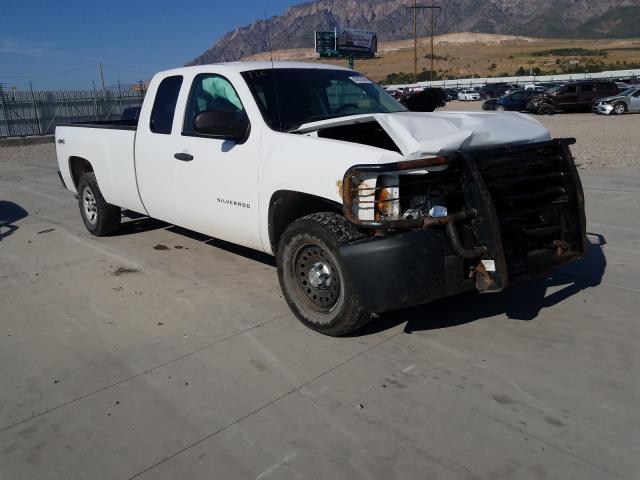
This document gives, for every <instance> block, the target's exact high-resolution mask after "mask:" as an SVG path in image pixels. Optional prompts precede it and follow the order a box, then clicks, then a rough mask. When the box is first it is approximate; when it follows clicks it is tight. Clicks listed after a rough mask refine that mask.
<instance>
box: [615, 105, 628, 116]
mask: <svg viewBox="0 0 640 480" xmlns="http://www.w3.org/2000/svg"><path fill="white" fill-rule="evenodd" d="M626 111H627V106H626V105H625V104H624V103H623V102H617V103H615V104H614V105H613V110H612V112H613V114H614V115H622V114H623V113H624V112H626Z"/></svg>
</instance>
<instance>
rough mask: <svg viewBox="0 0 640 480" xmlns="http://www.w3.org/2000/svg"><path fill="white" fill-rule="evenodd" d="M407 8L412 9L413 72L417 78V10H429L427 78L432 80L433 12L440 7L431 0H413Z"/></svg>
mask: <svg viewBox="0 0 640 480" xmlns="http://www.w3.org/2000/svg"><path fill="white" fill-rule="evenodd" d="M406 8H407V10H413V74H414V76H415V77H416V78H417V76H418V19H417V16H418V15H417V14H418V10H430V11H431V74H430V78H429V80H433V31H434V18H433V12H434V10H436V9H440V6H439V5H435V4H434V3H433V0H432V1H431V5H418V3H417V1H416V0H413V6H412V7H406ZM414 80H415V79H414Z"/></svg>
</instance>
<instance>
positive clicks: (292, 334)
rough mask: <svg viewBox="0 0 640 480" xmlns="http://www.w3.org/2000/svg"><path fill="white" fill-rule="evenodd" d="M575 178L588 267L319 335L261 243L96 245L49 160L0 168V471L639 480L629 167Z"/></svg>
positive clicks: (166, 230)
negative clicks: (258, 247) (291, 300)
mask: <svg viewBox="0 0 640 480" xmlns="http://www.w3.org/2000/svg"><path fill="white" fill-rule="evenodd" d="M581 175H582V179H583V182H584V185H585V192H586V197H587V212H588V221H589V228H588V230H589V232H590V234H589V239H590V242H591V243H592V246H591V249H590V254H589V256H588V257H587V258H585V259H584V260H583V261H581V262H579V263H575V264H572V265H570V266H568V267H566V268H564V269H563V270H562V271H561V272H559V273H558V274H556V275H553V276H551V277H549V278H547V279H544V280H540V281H537V282H535V283H529V284H522V285H519V286H517V287H514V288H513V289H511V290H509V291H508V292H505V293H503V294H499V295H476V296H474V295H469V296H462V297H457V298H451V299H445V300H441V301H438V302H435V303H433V304H431V305H427V306H423V307H419V308H413V309H408V310H403V311H399V312H394V313H390V314H386V315H384V316H382V318H380V319H379V320H377V321H376V322H374V323H373V324H371V325H370V326H369V327H368V328H367V329H366V330H365V331H364V332H360V334H359V335H357V336H353V337H350V338H341V339H335V338H328V337H323V336H321V335H319V334H316V333H314V332H312V331H310V330H307V329H306V328H304V327H303V326H302V325H300V324H299V323H298V322H297V321H296V320H295V319H294V317H293V316H292V315H291V313H290V312H289V310H288V308H287V306H286V304H285V302H284V300H283V299H282V296H281V294H280V290H279V286H278V282H277V278H276V273H275V268H274V267H273V261H272V259H271V258H270V257H268V256H265V255H262V254H258V253H256V252H253V251H249V250H245V249H242V248H239V247H235V246H233V245H229V244H226V243H223V242H219V241H216V240H213V239H209V238H207V237H202V236H200V235H198V234H194V233H193V232H188V231H185V230H182V229H179V228H175V227H171V226H168V225H166V224H163V223H162V222H157V221H154V220H150V219H146V218H133V219H131V220H129V223H128V224H127V225H126V227H125V228H124V231H123V233H122V234H121V235H119V236H116V237H111V238H94V237H92V236H90V235H89V234H88V233H87V232H86V231H85V229H84V226H83V224H82V221H81V220H80V216H79V213H78V209H77V205H76V203H75V200H74V199H73V197H72V196H71V195H70V194H68V193H67V192H66V191H64V190H63V189H62V187H61V186H60V184H59V182H58V179H57V177H56V174H55V165H54V164H52V163H51V162H50V161H45V160H41V159H36V158H34V159H30V160H28V161H22V162H11V161H8V162H0V225H2V227H0V478H2V479H5V478H6V479H11V480H14V479H34V478H48V479H74V478H79V479H89V478H90V479H99V478H105V479H116V478H123V479H126V478H148V479H151V478H153V479H156V478H160V479H165V478H166V479H175V478H189V479H191V478H203V479H204V478H206V479H211V478H224V479H228V478H242V479H244V478H256V479H267V478H277V479H285V478H298V479H300V478H312V479H315V478H318V479H331V478H335V479H342V478H362V479H365V478H366V479H368V478H381V479H389V478H402V479H418V478H424V479H437V478H442V479H491V480H496V479H502V478H505V479H506V478H534V479H536V478H540V479H544V478H549V479H551V478H554V479H555V478H562V479H568V478H579V479H581V480H585V479H598V480H600V479H604V478H627V479H633V478H637V472H638V471H639V470H640V407H639V405H640V382H639V380H640V378H639V376H640V375H639V373H638V372H639V369H638V367H639V366H640V362H639V360H640V354H639V349H638V344H639V343H640V327H639V321H638V317H639V315H638V307H639V306H640V224H638V218H639V215H638V213H639V211H640V209H639V206H640V199H639V196H638V192H640V173H639V172H638V171H637V169H627V170H617V169H616V170H614V169H608V170H607V169H603V170H581Z"/></svg>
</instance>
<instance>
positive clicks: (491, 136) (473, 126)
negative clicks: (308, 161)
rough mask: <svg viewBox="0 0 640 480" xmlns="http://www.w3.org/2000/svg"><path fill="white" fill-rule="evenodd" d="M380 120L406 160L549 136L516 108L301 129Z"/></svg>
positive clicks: (353, 119)
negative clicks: (513, 110) (503, 110)
mask: <svg viewBox="0 0 640 480" xmlns="http://www.w3.org/2000/svg"><path fill="white" fill-rule="evenodd" d="M372 120H375V121H377V122H378V123H379V124H380V126H382V128H383V129H384V130H385V131H386V132H387V134H388V135H389V136H390V137H391V139H392V140H393V141H394V142H395V144H396V145H397V146H398V148H399V149H400V152H401V153H402V155H403V156H404V157H405V158H406V159H407V160H413V159H417V158H423V157H425V156H427V155H440V154H443V153H447V152H453V151H458V150H466V149H470V148H475V147H486V146H497V145H517V144H526V143H534V142H542V141H546V140H550V139H551V136H550V134H549V131H548V130H547V129H546V128H544V127H543V126H542V124H541V123H540V122H538V121H537V120H536V119H534V118H532V117H530V116H528V115H524V114H522V113H517V112H501V113H492V112H429V113H422V112H397V113H375V114H371V115H357V116H350V117H342V118H335V119H329V120H323V121H320V122H313V123H308V124H305V125H302V126H301V127H300V128H299V129H298V130H297V131H298V132H300V133H305V132H313V131H318V130H323V129H326V128H331V127H337V126H340V125H349V124H353V123H364V122H370V121H372Z"/></svg>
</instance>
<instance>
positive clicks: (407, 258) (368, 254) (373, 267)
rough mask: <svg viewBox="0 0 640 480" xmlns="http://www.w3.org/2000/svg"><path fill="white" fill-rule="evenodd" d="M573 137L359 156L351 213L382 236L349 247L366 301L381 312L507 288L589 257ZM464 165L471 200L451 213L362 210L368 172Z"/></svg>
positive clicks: (348, 195) (347, 208)
mask: <svg viewBox="0 0 640 480" xmlns="http://www.w3.org/2000/svg"><path fill="white" fill-rule="evenodd" d="M571 143H573V140H572V139H561V140H553V141H551V142H543V143H539V144H533V145H524V146H509V147H502V148H490V149H476V150H473V151H466V152H461V153H458V154H456V155H452V156H448V157H439V158H438V159H427V160H418V161H408V162H400V163H397V164H392V165H359V166H356V167H353V168H352V169H350V170H349V172H347V175H345V178H344V181H343V185H344V190H343V199H344V213H345V216H346V218H347V219H348V220H350V221H352V223H354V225H356V226H358V227H359V228H363V229H373V230H374V231H376V233H377V234H378V236H374V237H371V238H369V239H367V240H365V241H360V242H356V243H354V244H349V245H344V246H343V247H342V248H341V249H340V253H341V255H342V256H343V259H344V261H345V263H346V264H347V266H348V268H349V271H350V272H351V276H352V279H353V284H354V288H356V290H357V291H358V294H359V295H360V298H361V299H362V301H363V304H364V306H365V308H367V309H368V310H370V311H374V312H380V311H385V310H391V309H395V308H399V307H404V306H410V305H416V304H420V303H426V302H429V301H431V300H434V299H436V298H440V297H444V296H448V295H453V294H456V293H460V292H464V291H469V290H474V289H475V290H478V291H482V292H498V291H501V290H503V289H504V288H505V287H506V286H507V285H508V284H509V283H512V282H514V281H517V280H519V279H523V278H531V277H535V276H538V275H541V274H544V273H546V272H548V271H549V270H550V269H553V268H555V267H557V266H558V265H561V264H563V263H566V262H568V261H571V260H574V259H576V258H580V257H581V256H582V255H583V254H584V252H585V246H586V221H585V214H584V196H583V192H582V187H581V184H580V179H579V177H578V173H577V170H576V167H575V164H574V162H573V158H572V156H571V153H570V151H569V148H568V146H569V145H570V144H571ZM428 164H434V165H439V166H441V165H456V168H457V169H458V171H459V173H460V175H461V176H462V179H463V181H462V185H463V190H464V194H465V198H466V207H465V208H464V209H462V210H460V211H458V212H454V213H451V214H450V215H447V217H442V218H430V217H427V218H421V219H412V220H405V219H399V220H388V219H387V220H359V219H357V218H354V214H353V208H352V207H353V205H354V200H355V199H354V198H353V196H354V195H357V192H358V185H356V184H355V183H354V182H357V178H358V177H359V176H361V175H362V174H363V173H370V172H372V171H373V172H378V173H379V172H381V171H383V172H388V171H402V170H409V169H415V168H425V167H427V166H428Z"/></svg>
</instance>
